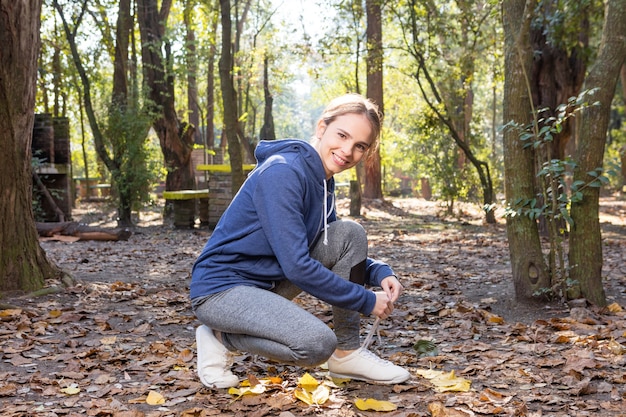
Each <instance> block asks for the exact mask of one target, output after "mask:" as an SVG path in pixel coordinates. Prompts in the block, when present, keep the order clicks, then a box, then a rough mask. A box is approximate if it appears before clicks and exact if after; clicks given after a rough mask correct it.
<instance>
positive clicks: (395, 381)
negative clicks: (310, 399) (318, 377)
mask: <svg viewBox="0 0 626 417" xmlns="http://www.w3.org/2000/svg"><path fill="white" fill-rule="evenodd" d="M329 374H330V376H331V377H332V378H341V379H354V380H357V381H364V382H368V383H371V384H382V385H392V384H400V383H402V382H404V381H406V380H408V379H409V378H410V377H411V376H410V375H409V376H407V377H401V378H396V379H391V380H388V381H381V380H375V379H366V378H363V377H360V376H359V377H357V376H354V375H348V374H338V373H335V372H329Z"/></svg>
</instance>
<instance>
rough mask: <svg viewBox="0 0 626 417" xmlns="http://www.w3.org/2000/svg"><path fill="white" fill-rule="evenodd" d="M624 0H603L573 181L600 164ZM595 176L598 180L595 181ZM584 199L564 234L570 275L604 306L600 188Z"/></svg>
mask: <svg viewBox="0 0 626 417" xmlns="http://www.w3.org/2000/svg"><path fill="white" fill-rule="evenodd" d="M624 34H626V0H609V1H607V2H606V6H605V14H604V27H603V29H602V40H601V43H600V48H599V52H598V58H597V59H596V61H595V63H594V65H593V67H592V68H591V70H590V71H589V74H588V75H587V78H586V79H585V84H584V86H583V90H589V89H592V88H597V89H598V90H597V92H596V94H594V95H593V99H594V100H597V102H598V103H599V105H595V106H589V107H586V108H585V109H583V111H582V113H581V117H580V118H579V125H578V138H579V146H578V149H577V151H576V157H575V161H576V163H577V166H576V168H575V169H574V178H573V180H574V182H576V181H584V182H594V180H595V177H592V176H590V175H589V174H587V173H588V172H590V171H593V170H595V169H597V168H600V167H602V160H603V157H604V147H605V145H606V134H607V128H608V126H609V119H610V111H611V102H612V100H613V97H614V95H615V88H616V84H617V78H618V77H619V71H620V68H621V67H622V64H623V63H624V60H625V59H626V39H625V38H624ZM596 181H597V180H596ZM581 191H582V193H583V198H582V200H581V201H580V202H579V203H573V204H572V209H571V215H572V220H573V221H574V225H573V226H572V228H571V230H570V236H569V264H570V279H572V280H574V281H575V282H578V284H579V285H580V288H581V292H582V295H583V296H584V297H585V298H587V300H588V301H590V302H592V303H593V304H596V305H599V306H604V305H606V297H605V294H604V288H603V287H602V236H601V231H600V220H599V216H598V214H599V206H600V187H599V186H591V187H586V188H584V189H582V190H581Z"/></svg>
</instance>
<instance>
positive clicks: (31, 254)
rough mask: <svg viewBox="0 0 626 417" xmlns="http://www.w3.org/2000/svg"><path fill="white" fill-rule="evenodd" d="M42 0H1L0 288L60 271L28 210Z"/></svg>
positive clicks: (29, 283) (27, 284)
mask: <svg viewBox="0 0 626 417" xmlns="http://www.w3.org/2000/svg"><path fill="white" fill-rule="evenodd" d="M40 16H41V0H0V45H2V47H1V48H0V147H1V148H2V152H3V154H4V158H3V160H2V161H3V162H2V164H1V165H0V219H3V221H0V291H12V290H24V291H34V290H38V289H40V288H42V287H43V286H44V284H45V280H46V279H49V278H55V277H59V276H61V275H62V273H61V271H59V269H58V268H57V267H56V266H55V265H53V264H52V263H50V262H49V261H48V259H47V258H46V254H45V252H44V251H43V250H42V249H41V247H40V246H39V241H38V236H37V230H36V228H35V219H34V217H33V212H32V176H31V156H32V155H31V141H32V131H33V122H34V117H35V115H34V107H35V89H36V86H37V57H38V54H39V48H40V38H39V27H40Z"/></svg>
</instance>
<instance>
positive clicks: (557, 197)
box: [505, 89, 609, 297]
mask: <svg viewBox="0 0 626 417" xmlns="http://www.w3.org/2000/svg"><path fill="white" fill-rule="evenodd" d="M594 93H595V90H593V89H592V90H586V91H583V92H582V93H581V94H579V95H578V96H576V97H571V98H570V99H569V100H568V101H567V103H565V104H561V105H560V106H558V107H557V108H556V111H555V115H554V116H549V117H540V116H541V115H542V114H545V113H547V112H548V110H549V109H547V108H544V109H540V110H538V111H537V112H536V113H535V117H534V120H533V121H532V122H531V123H530V124H528V125H526V126H523V125H519V124H511V123H510V124H509V125H507V127H510V128H516V129H518V130H519V132H520V133H519V138H520V140H521V141H522V142H524V148H525V149H528V148H532V150H533V152H534V155H535V160H536V165H537V166H538V167H540V168H539V171H538V172H537V175H536V176H537V180H538V182H537V187H538V190H539V191H538V192H537V195H536V196H535V197H534V198H519V199H517V200H515V201H514V202H513V203H512V204H510V205H509V206H508V207H506V209H505V215H506V216H528V217H529V218H530V219H532V220H536V221H544V222H545V226H546V229H547V234H548V238H549V243H550V252H549V255H548V257H549V259H548V263H549V267H550V270H551V272H552V287H551V288H546V289H544V290H543V291H542V292H541V294H536V295H542V296H548V297H554V296H557V295H558V296H561V297H564V296H566V293H567V291H568V290H569V289H570V288H571V287H573V286H575V285H577V283H576V282H571V280H569V279H568V270H567V266H566V255H565V250H564V244H565V241H564V236H565V234H566V233H567V230H568V229H569V228H571V227H572V226H573V219H572V217H571V215H570V209H571V206H572V204H574V203H577V202H580V201H581V200H582V198H583V193H582V190H583V189H585V188H587V187H602V186H604V185H606V184H608V182H609V179H608V177H607V176H606V175H605V174H606V173H605V171H604V169H603V168H601V167H599V168H596V169H594V170H593V171H590V172H588V173H587V174H588V175H589V176H590V177H591V180H589V181H587V182H584V181H575V182H572V177H573V172H574V170H575V169H576V168H577V165H576V162H575V161H573V160H572V159H571V158H564V159H559V158H554V157H553V155H552V149H553V147H552V144H553V142H554V140H555V137H556V136H557V135H559V134H560V133H562V132H563V129H564V127H565V125H566V123H567V121H568V119H569V118H570V117H572V116H575V115H576V114H577V113H578V112H580V111H581V110H583V109H584V108H586V107H588V106H593V105H597V103H593V104H590V103H589V102H588V100H587V98H588V97H590V96H592V95H593V94H594Z"/></svg>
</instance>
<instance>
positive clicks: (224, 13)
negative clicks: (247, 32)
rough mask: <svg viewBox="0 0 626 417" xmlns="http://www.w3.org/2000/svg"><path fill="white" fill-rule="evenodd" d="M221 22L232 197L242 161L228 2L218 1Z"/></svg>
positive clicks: (239, 180)
mask: <svg viewBox="0 0 626 417" xmlns="http://www.w3.org/2000/svg"><path fill="white" fill-rule="evenodd" d="M220 8H221V9H220V10H221V21H222V56H221V57H220V61H219V73H220V81H221V87H222V101H223V103H224V132H225V133H226V139H227V140H228V156H229V157H230V168H231V175H232V185H231V188H232V195H233V196H234V195H235V194H236V193H237V191H239V188H240V187H241V185H242V184H243V180H244V176H243V159H242V156H241V142H240V140H239V126H238V123H239V120H238V116H237V93H236V91H235V85H234V83H233V73H232V71H233V70H232V68H233V56H232V47H231V42H232V21H231V18H230V0H220Z"/></svg>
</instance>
